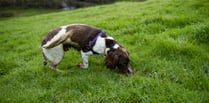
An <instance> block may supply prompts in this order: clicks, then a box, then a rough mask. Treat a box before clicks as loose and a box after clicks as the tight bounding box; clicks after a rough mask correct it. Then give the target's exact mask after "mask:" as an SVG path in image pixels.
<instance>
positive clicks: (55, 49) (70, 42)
mask: <svg viewBox="0 0 209 103" xmlns="http://www.w3.org/2000/svg"><path fill="white" fill-rule="evenodd" d="M69 48H75V49H77V50H78V51H80V52H81V56H82V59H83V62H82V63H79V64H78V66H79V67H81V68H88V66H89V63H88V57H89V56H90V55H92V54H104V55H105V56H106V57H105V65H106V66H107V68H110V69H115V68H116V67H118V68H119V71H120V72H122V73H126V74H132V72H133V71H132V69H131V67H130V65H129V60H130V59H129V53H128V51H127V50H126V49H125V48H123V47H122V46H121V45H119V44H118V43H117V42H116V41H115V40H114V39H113V38H112V37H109V36H107V35H106V33H105V32H104V31H102V30H101V29H98V28H95V27H91V26H88V25H84V24H72V25H67V26H61V27H59V28H57V29H54V30H52V31H51V32H49V33H48V35H47V36H46V37H45V39H44V40H43V41H42V50H43V51H42V53H43V58H44V61H43V63H44V65H46V64H47V62H48V61H49V62H51V65H50V68H51V69H54V70H55V69H56V66H57V65H58V64H59V63H60V62H61V60H62V58H63V55H64V51H67V50H68V49H69Z"/></svg>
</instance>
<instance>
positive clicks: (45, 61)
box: [42, 52, 47, 65]
mask: <svg viewBox="0 0 209 103" xmlns="http://www.w3.org/2000/svg"><path fill="white" fill-rule="evenodd" d="M42 55H43V59H44V60H43V64H44V65H47V58H46V56H45V55H44V53H43V52H42Z"/></svg>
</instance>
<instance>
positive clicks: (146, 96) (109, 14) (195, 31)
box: [0, 0, 209, 103]
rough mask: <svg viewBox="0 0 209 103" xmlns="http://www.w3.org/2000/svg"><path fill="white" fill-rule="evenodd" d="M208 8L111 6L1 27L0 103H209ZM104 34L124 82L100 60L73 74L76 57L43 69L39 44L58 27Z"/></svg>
mask: <svg viewBox="0 0 209 103" xmlns="http://www.w3.org/2000/svg"><path fill="white" fill-rule="evenodd" d="M208 6H209V2H208V1H207V0H147V1H145V2H118V3H114V4H111V5H104V6H96V7H90V8H84V9H78V10H74V11H63V12H56V13H49V14H42V15H35V16H29V17H18V18H11V19H5V20H1V21H0V27H1V29H0V34H1V35H0V43H1V46H0V53H1V55H0V84H1V86H0V91H1V92H0V102H1V103H8V102H9V103H11V102H12V103H13V102H17V103H18V102H21V103H37V102H41V103H47V102H58V103H63V102H73V103H79V102H87V103H89V102H93V103H95V102H104V103H112V102H113V103H126V102H128V103H137V102H145V103H149V102H154V103H158V102H160V103H161V102H177V103H179V102H180V103H181V102H183V103H184V102H192V103H208V102H209V98H208V97H209V53H208V51H209V8H208ZM71 23H84V24H89V25H93V26H96V27H99V28H103V29H104V30H105V31H106V32H107V33H108V34H109V35H111V36H113V37H114V38H115V39H116V40H117V41H118V42H119V43H120V44H122V45H123V46H124V47H126V48H127V49H128V50H129V52H130V55H131V65H132V67H133V68H134V70H135V74H134V75H133V76H131V77H126V76H124V75H121V74H118V73H116V72H113V71H109V70H108V69H106V67H105V66H104V65H103V59H104V57H103V56H93V57H90V60H89V62H90V67H89V68H88V70H81V69H78V68H77V67H76V66H75V64H77V63H78V62H80V61H81V58H80V55H79V53H78V52H76V51H75V50H71V51H69V52H66V53H65V57H64V60H63V61H62V63H61V64H60V65H59V66H58V67H59V69H61V70H63V71H64V73H60V72H54V71H51V70H50V69H49V68H48V67H47V66H46V67H45V66H43V65H42V55H41V47H40V43H41V40H42V39H43V37H44V36H45V35H46V33H47V32H48V31H50V30H51V29H53V28H56V27H59V26H61V25H66V24H71Z"/></svg>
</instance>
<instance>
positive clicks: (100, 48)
mask: <svg viewBox="0 0 209 103" xmlns="http://www.w3.org/2000/svg"><path fill="white" fill-rule="evenodd" d="M105 47H106V45H105V38H102V37H98V38H97V41H96V43H95V45H94V47H93V50H94V51H95V52H97V53H99V54H102V53H104V49H105Z"/></svg>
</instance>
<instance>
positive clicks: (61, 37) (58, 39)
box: [42, 30, 73, 49]
mask: <svg viewBox="0 0 209 103" xmlns="http://www.w3.org/2000/svg"><path fill="white" fill-rule="evenodd" d="M72 34H73V33H72V31H68V32H66V33H65V31H62V30H61V31H60V32H59V33H58V34H57V35H55V36H54V37H53V38H52V39H51V40H50V41H47V42H45V44H42V47H43V48H46V49H49V48H53V47H55V46H58V45H59V44H61V43H63V42H64V41H66V40H67V39H68V38H70V37H71V36H72Z"/></svg>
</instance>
